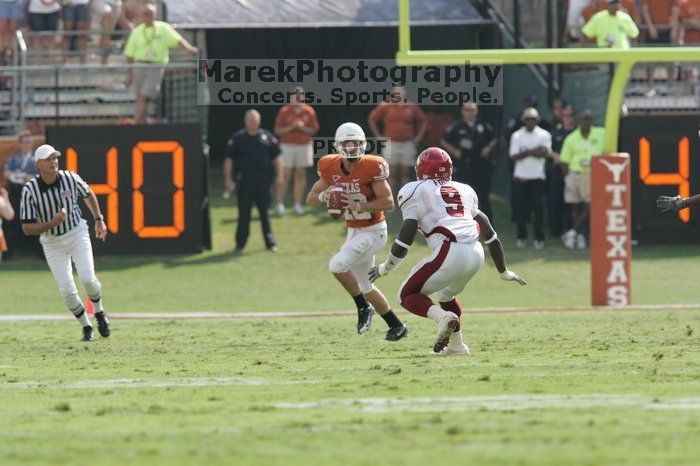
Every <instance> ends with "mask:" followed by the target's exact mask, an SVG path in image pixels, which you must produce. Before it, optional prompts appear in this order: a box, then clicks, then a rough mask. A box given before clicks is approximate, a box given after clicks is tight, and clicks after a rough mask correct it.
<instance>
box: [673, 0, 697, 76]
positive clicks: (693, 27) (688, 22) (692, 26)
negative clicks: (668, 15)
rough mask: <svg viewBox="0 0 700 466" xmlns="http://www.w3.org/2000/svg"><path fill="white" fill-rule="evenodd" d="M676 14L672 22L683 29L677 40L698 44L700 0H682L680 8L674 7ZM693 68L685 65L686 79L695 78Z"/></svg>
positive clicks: (681, 42)
mask: <svg viewBox="0 0 700 466" xmlns="http://www.w3.org/2000/svg"><path fill="white" fill-rule="evenodd" d="M674 15H675V17H674V18H673V19H672V21H671V22H672V23H674V24H678V25H679V26H681V27H682V31H679V33H678V34H677V37H676V40H677V42H678V43H679V44H688V45H692V46H698V44H700V0H681V1H680V3H679V5H678V8H676V9H674ZM693 68H696V67H695V66H686V67H684V69H683V78H684V79H685V81H691V80H692V79H693Z"/></svg>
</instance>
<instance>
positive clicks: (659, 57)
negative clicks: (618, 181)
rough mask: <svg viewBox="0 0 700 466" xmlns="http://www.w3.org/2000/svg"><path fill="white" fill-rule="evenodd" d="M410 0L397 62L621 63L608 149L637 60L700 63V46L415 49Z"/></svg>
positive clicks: (609, 113) (402, 12) (612, 147)
mask: <svg viewBox="0 0 700 466" xmlns="http://www.w3.org/2000/svg"><path fill="white" fill-rule="evenodd" d="M410 18H411V15H410V0H399V50H398V51H397V52H396V63H397V64H398V65H402V66H421V65H435V66H441V65H463V64H465V63H469V64H472V65H529V64H550V63H551V64H556V63H617V64H618V66H617V68H616V70H615V74H614V76H613V80H612V83H611V85H610V93H609V96H608V104H607V110H606V113H605V151H606V152H607V153H609V154H610V153H614V152H617V150H618V147H617V145H618V135H619V130H620V109H621V106H622V99H623V97H624V92H625V87H626V86H627V82H628V81H629V77H630V73H631V71H632V68H633V67H634V65H635V64H637V63H660V62H700V47H635V48H631V49H628V50H621V49H607V48H584V49H580V48H571V49H558V48H554V49H489V50H411V21H410Z"/></svg>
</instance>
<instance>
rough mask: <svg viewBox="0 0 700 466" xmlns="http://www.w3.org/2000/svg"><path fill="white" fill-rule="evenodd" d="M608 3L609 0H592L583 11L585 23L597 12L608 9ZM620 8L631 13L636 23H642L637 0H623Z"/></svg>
mask: <svg viewBox="0 0 700 466" xmlns="http://www.w3.org/2000/svg"><path fill="white" fill-rule="evenodd" d="M608 3H609V2H608V0H592V1H591V3H590V4H589V5H588V6H587V7H586V8H584V9H583V11H581V16H582V17H583V22H584V24H585V23H587V22H588V21H590V19H591V18H592V17H593V15H595V14H596V13H599V12H601V11H605V10H607V9H608ZM620 10H621V11H623V12H624V13H627V14H628V15H630V16H631V17H632V19H633V20H634V23H635V24H639V23H640V21H641V19H642V17H641V15H640V14H639V8H637V2H636V1H635V0H621V1H620Z"/></svg>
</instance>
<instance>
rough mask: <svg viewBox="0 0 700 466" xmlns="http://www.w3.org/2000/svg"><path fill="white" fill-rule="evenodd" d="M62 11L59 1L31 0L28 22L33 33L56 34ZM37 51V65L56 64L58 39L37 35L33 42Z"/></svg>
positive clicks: (28, 8) (28, 7)
mask: <svg viewBox="0 0 700 466" xmlns="http://www.w3.org/2000/svg"><path fill="white" fill-rule="evenodd" d="M60 11H61V3H60V2H59V0H29V3H28V4H27V13H28V15H27V22H28V23H29V29H31V30H32V32H36V33H41V32H55V31H57V30H58V20H59V15H60V13H59V12H60ZM31 43H32V48H33V49H34V50H35V53H36V54H37V55H36V63H39V64H41V63H48V64H53V63H54V55H53V53H54V50H55V49H56V37H54V36H53V35H36V36H33V37H32V40H31Z"/></svg>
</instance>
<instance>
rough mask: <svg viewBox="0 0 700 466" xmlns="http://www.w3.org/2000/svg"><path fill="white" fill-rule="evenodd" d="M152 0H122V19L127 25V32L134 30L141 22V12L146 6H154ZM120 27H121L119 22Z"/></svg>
mask: <svg viewBox="0 0 700 466" xmlns="http://www.w3.org/2000/svg"><path fill="white" fill-rule="evenodd" d="M155 3H157V2H155V1H154V0H124V3H123V7H122V8H123V12H124V18H126V21H128V23H129V26H130V27H129V30H131V29H133V28H135V27H136V26H138V25H139V24H141V23H142V22H143V10H144V8H146V5H148V4H155ZM120 26H122V27H123V25H122V24H121V22H120Z"/></svg>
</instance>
